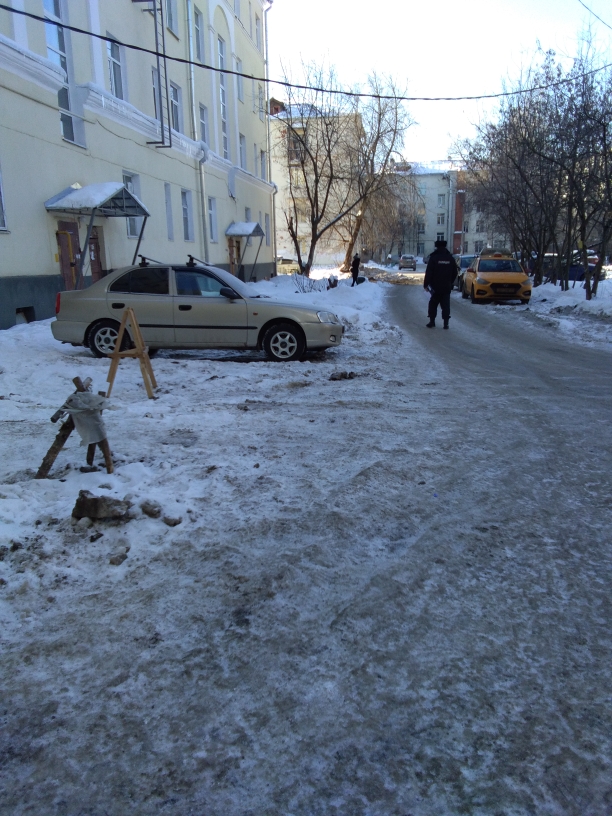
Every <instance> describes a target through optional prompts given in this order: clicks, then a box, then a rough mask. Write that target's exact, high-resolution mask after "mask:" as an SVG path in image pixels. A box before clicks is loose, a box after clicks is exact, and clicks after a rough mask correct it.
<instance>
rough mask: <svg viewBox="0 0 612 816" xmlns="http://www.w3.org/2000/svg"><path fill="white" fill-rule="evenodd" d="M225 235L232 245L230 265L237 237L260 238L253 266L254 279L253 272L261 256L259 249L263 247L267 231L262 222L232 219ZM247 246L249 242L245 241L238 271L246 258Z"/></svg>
mask: <svg viewBox="0 0 612 816" xmlns="http://www.w3.org/2000/svg"><path fill="white" fill-rule="evenodd" d="M225 235H226V237H227V239H228V244H229V247H230V265H231V264H232V258H233V253H234V240H235V239H236V238H259V246H258V247H257V254H256V255H255V260H254V261H253V266H252V267H251V279H252V277H253V272H254V271H255V265H256V263H257V259H258V258H259V251H260V249H261V245H262V242H263V239H264V237H265V232H264V231H263V230H262V228H261V226H260V224H259V223H258V222H257V221H232V223H231V224H230V225H229V227H228V228H227V229H226V230H225ZM246 248H247V243H246V241H245V245H244V248H243V250H242V254H241V256H240V260H239V261H238V271H240V269H241V268H242V261H243V260H244V254H245V252H246Z"/></svg>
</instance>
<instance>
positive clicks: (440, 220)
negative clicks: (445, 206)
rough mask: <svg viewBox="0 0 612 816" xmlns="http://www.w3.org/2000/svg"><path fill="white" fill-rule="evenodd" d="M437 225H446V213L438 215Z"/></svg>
mask: <svg viewBox="0 0 612 816" xmlns="http://www.w3.org/2000/svg"><path fill="white" fill-rule="evenodd" d="M436 224H438V226H443V225H444V213H438V215H437V217H436Z"/></svg>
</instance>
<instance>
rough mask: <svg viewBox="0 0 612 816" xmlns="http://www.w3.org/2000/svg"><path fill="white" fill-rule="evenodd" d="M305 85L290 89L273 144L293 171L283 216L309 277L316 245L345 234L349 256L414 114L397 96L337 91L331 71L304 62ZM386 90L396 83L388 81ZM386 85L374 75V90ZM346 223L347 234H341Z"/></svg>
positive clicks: (299, 258)
mask: <svg viewBox="0 0 612 816" xmlns="http://www.w3.org/2000/svg"><path fill="white" fill-rule="evenodd" d="M305 75H306V81H305V83H304V84H306V85H308V86H310V87H311V88H313V90H305V91H304V90H301V89H295V88H289V91H288V99H287V103H286V104H285V106H284V110H282V111H281V112H280V113H278V114H277V115H276V116H277V119H278V121H279V124H280V125H281V126H280V127H279V128H278V131H277V132H278V134H279V138H278V140H277V143H276V144H275V145H274V149H275V151H276V154H277V156H280V157H281V159H282V162H283V164H284V167H285V170H286V175H287V196H286V200H285V202H284V203H281V206H282V207H283V216H284V219H285V223H286V225H287V231H288V233H289V236H290V238H291V241H292V243H293V245H294V248H295V252H296V255H297V259H298V264H299V266H300V270H301V272H302V273H303V274H305V275H309V273H310V269H311V268H312V265H313V263H314V258H315V252H316V249H317V246H318V245H319V243H320V242H321V240H322V239H326V238H331V237H332V236H333V235H334V234H336V235H338V234H342V235H346V241H347V243H348V249H347V253H346V256H347V257H348V258H349V259H350V255H351V254H352V251H353V248H354V246H355V241H356V239H357V235H358V234H359V229H360V228H361V224H362V222H363V218H364V215H365V213H366V210H367V206H368V202H369V200H370V199H371V197H372V196H373V195H374V193H376V192H377V191H378V190H380V189H382V188H383V187H384V186H385V184H386V183H387V178H386V176H387V173H388V166H389V162H390V158H391V156H392V154H393V152H394V151H396V150H397V149H398V148H399V147H400V146H401V140H402V138H403V134H404V131H405V129H406V127H407V126H408V118H407V115H406V114H405V112H404V110H403V108H402V107H401V105H400V103H398V102H397V101H396V100H382V99H379V98H378V99H369V100H367V101H366V102H364V101H363V99H362V98H360V97H358V96H356V95H351V94H346V93H336V91H339V90H340V89H339V87H338V82H337V78H336V75H335V72H334V70H333V69H323V68H320V67H316V66H312V65H311V66H306V68H305ZM385 87H393V86H392V85H388V86H385ZM382 88H383V85H382V83H380V82H379V81H378V80H377V79H376V78H374V79H373V80H371V90H372V93H380V92H381V89H382ZM341 225H342V232H341V233H340V229H341Z"/></svg>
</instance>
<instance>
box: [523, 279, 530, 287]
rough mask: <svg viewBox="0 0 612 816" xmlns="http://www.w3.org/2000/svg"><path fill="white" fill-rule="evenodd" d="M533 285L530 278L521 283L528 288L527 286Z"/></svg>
mask: <svg viewBox="0 0 612 816" xmlns="http://www.w3.org/2000/svg"><path fill="white" fill-rule="evenodd" d="M529 283H531V281H530V279H529V278H525V280H522V281H521V286H527V284H529Z"/></svg>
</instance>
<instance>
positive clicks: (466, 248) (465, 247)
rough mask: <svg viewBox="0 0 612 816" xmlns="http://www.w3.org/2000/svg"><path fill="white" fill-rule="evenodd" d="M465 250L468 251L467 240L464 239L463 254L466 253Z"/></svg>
mask: <svg viewBox="0 0 612 816" xmlns="http://www.w3.org/2000/svg"><path fill="white" fill-rule="evenodd" d="M467 251H468V242H467V241H464V242H463V254H464V255H467Z"/></svg>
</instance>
